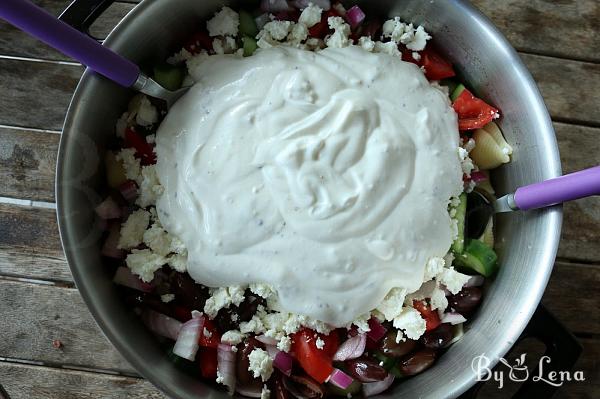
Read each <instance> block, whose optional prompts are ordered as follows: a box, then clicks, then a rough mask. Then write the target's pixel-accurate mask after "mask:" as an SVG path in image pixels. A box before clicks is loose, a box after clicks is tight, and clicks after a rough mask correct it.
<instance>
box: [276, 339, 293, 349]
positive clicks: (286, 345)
mask: <svg viewBox="0 0 600 399" xmlns="http://www.w3.org/2000/svg"><path fill="white" fill-rule="evenodd" d="M291 348H292V339H291V338H290V337H288V336H287V335H285V336H283V337H281V339H280V340H279V342H278V343H277V349H279V350H280V351H282V352H289V351H290V349H291Z"/></svg>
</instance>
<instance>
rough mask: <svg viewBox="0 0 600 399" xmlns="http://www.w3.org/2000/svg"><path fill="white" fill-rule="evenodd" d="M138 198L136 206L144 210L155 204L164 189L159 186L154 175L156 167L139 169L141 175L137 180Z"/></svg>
mask: <svg viewBox="0 0 600 399" xmlns="http://www.w3.org/2000/svg"><path fill="white" fill-rule="evenodd" d="M138 180H139V181H138V186H139V188H140V189H139V196H138V198H137V199H136V202H135V203H136V204H137V205H138V206H139V207H140V208H146V207H148V206H150V205H154V204H156V201H157V200H158V197H160V196H161V195H162V194H163V192H164V191H165V189H164V188H163V186H161V185H160V182H159V181H158V176H157V175H156V165H148V166H144V167H142V168H141V174H140V175H139V178H138Z"/></svg>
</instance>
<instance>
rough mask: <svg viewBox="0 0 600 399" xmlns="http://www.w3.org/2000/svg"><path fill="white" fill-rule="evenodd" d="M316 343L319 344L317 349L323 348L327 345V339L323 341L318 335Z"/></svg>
mask: <svg viewBox="0 0 600 399" xmlns="http://www.w3.org/2000/svg"><path fill="white" fill-rule="evenodd" d="M315 345H316V346H317V349H321V350H323V348H324V347H325V341H323V340H322V339H321V337H318V338H317V339H316V341H315Z"/></svg>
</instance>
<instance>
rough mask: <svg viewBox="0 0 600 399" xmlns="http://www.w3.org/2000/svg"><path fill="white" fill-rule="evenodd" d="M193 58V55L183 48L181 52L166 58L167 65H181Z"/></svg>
mask: <svg viewBox="0 0 600 399" xmlns="http://www.w3.org/2000/svg"><path fill="white" fill-rule="evenodd" d="M193 56H194V54H192V53H190V52H189V51H187V50H186V49H185V48H182V49H181V51H179V52H178V53H175V54H173V55H172V56H170V57H169V58H167V63H168V64H171V65H177V64H181V63H182V62H185V61H187V60H189V59H191V58H192V57H193Z"/></svg>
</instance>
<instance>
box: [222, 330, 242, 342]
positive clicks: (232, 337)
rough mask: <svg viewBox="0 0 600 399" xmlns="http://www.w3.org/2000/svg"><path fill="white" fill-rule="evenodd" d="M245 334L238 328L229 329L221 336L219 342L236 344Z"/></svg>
mask: <svg viewBox="0 0 600 399" xmlns="http://www.w3.org/2000/svg"><path fill="white" fill-rule="evenodd" d="M244 338H246V336H245V335H244V334H242V333H241V332H240V331H238V330H229V331H227V332H225V334H223V335H222V336H221V342H222V343H224V344H229V345H237V344H239V343H241V342H242V341H243V340H244Z"/></svg>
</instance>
